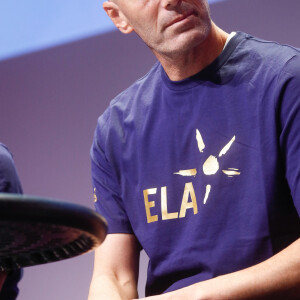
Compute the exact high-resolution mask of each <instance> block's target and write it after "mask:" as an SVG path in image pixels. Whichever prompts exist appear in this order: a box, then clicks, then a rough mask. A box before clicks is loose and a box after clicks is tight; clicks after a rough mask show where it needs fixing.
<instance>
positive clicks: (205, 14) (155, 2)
mask: <svg viewBox="0 0 300 300" xmlns="http://www.w3.org/2000/svg"><path fill="white" fill-rule="evenodd" d="M103 7H104V9H105V11H106V12H107V14H108V16H109V17H110V18H111V19H112V21H113V22H114V24H115V25H116V26H117V27H118V28H119V30H120V31H121V32H123V33H130V32H132V31H135V32H136V33H137V34H138V35H139V36H140V37H141V38H142V39H143V40H144V42H145V43H146V44H147V45H148V46H149V48H150V49H151V50H152V51H153V52H154V53H156V54H160V55H167V56H168V55H172V54H178V53H180V52H183V51H187V50H188V49H190V48H193V47H196V46H197V45H199V44H201V42H203V41H204V40H205V39H206V37H207V36H208V34H209V32H210V29H211V26H212V22H211V19H210V14H209V7H208V3H207V0H108V1H106V2H104V4H103Z"/></svg>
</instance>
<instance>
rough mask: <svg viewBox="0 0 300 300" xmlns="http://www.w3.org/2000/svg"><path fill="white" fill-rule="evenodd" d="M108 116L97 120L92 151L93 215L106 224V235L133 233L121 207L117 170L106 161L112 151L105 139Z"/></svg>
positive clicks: (122, 204)
mask: <svg viewBox="0 0 300 300" xmlns="http://www.w3.org/2000/svg"><path fill="white" fill-rule="evenodd" d="M108 127H109V117H108V113H106V114H104V115H102V116H101V117H100V118H99V119H98V124H97V128H96V130H95V134H94V140H93V144H92V147H91V171H92V184H93V188H94V202H95V209H96V211H97V212H98V213H99V214H101V215H102V216H103V217H104V218H105V219H106V221H107V223H108V233H132V227H131V225H130V222H129V220H128V216H127V213H126V210H125V207H124V199H122V195H121V188H120V182H119V180H118V176H117V170H116V169H115V167H113V166H112V163H111V161H110V159H109V153H110V151H111V149H110V147H112V145H109V143H108V142H107V141H106V139H107V130H108Z"/></svg>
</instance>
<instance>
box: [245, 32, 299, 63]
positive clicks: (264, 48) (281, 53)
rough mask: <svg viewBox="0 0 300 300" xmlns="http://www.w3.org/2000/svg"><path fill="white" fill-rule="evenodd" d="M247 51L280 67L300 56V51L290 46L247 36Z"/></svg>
mask: <svg viewBox="0 0 300 300" xmlns="http://www.w3.org/2000/svg"><path fill="white" fill-rule="evenodd" d="M245 38H246V44H245V45H246V49H247V51H249V53H250V54H252V55H257V56H259V57H261V58H262V59H263V61H264V62H266V63H271V64H273V65H276V66H278V67H282V66H283V65H285V64H286V63H287V62H288V61H289V60H290V59H292V58H293V57H295V56H298V57H299V56H300V49H299V48H297V47H293V46H291V45H288V44H282V43H279V42H276V41H270V40H266V39H261V38H258V37H254V36H252V35H249V34H248V35H245Z"/></svg>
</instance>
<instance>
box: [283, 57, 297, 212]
mask: <svg viewBox="0 0 300 300" xmlns="http://www.w3.org/2000/svg"><path fill="white" fill-rule="evenodd" d="M278 86H281V90H280V97H279V100H280V101H279V102H278V106H277V108H278V111H279V119H280V148H281V151H282V154H283V158H284V165H285V172H286V179H287V181H288V184H289V187H290V191H291V195H292V198H293V201H294V205H295V207H296V209H297V211H298V215H300V53H299V55H295V56H294V57H292V58H291V59H290V60H289V61H288V62H287V63H286V64H285V66H284V69H283V70H282V72H281V74H280V76H279V82H278Z"/></svg>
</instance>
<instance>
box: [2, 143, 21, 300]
mask: <svg viewBox="0 0 300 300" xmlns="http://www.w3.org/2000/svg"><path fill="white" fill-rule="evenodd" d="M0 193H15V194H22V187H21V183H20V180H19V176H18V174H17V170H16V167H15V164H14V161H13V158H12V155H11V154H10V152H9V151H8V149H7V147H6V146H5V145H3V144H1V143H0ZM21 275H22V270H15V271H11V272H10V273H8V275H7V278H6V280H5V282H4V284H3V286H2V289H1V291H0V300H15V299H16V298H17V296H18V293H19V289H18V286H17V284H18V282H19V280H20V279H21Z"/></svg>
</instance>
